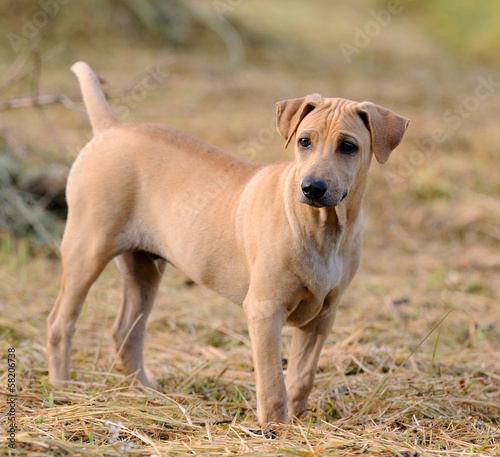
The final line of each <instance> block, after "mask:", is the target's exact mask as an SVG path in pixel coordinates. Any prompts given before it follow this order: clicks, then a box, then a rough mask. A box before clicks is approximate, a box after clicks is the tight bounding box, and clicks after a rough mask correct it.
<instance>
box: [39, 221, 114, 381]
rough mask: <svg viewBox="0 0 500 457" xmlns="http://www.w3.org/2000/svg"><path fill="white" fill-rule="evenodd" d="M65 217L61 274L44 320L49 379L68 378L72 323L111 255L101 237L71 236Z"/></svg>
mask: <svg viewBox="0 0 500 457" xmlns="http://www.w3.org/2000/svg"><path fill="white" fill-rule="evenodd" d="M74 233H78V230H76V228H75V230H72V229H71V221H68V225H67V227H66V231H65V236H64V239H63V242H62V247H61V256H62V266H63V274H62V280H61V288H60V291H59V295H58V297H57V300H56V304H55V306H54V308H53V309H52V311H51V313H50V315H49V319H48V321H47V353H48V360H49V378H50V380H51V381H52V382H62V381H69V378H70V370H69V367H70V356H71V339H72V337H73V334H74V331H75V323H76V320H77V319H78V316H79V314H80V311H81V309H82V306H83V302H84V301H85V297H86V296H87V293H88V291H89V289H90V286H91V285H92V284H93V283H94V281H95V280H96V279H97V278H98V276H99V275H100V274H101V272H102V270H103V269H104V267H105V266H106V265H107V263H108V262H109V261H110V260H111V259H112V258H113V257H114V255H113V252H112V249H110V247H109V246H107V244H106V242H105V240H102V239H99V238H95V239H94V240H92V241H88V240H87V238H85V237H79V236H75V237H73V236H72V234H74Z"/></svg>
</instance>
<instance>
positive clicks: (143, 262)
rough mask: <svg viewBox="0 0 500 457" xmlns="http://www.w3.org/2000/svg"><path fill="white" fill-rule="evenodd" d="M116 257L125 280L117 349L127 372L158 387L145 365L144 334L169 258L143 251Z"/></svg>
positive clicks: (116, 333)
mask: <svg viewBox="0 0 500 457" xmlns="http://www.w3.org/2000/svg"><path fill="white" fill-rule="evenodd" d="M116 260H117V263H118V267H119V269H120V271H121V273H122V281H123V299H122V304H121V308H120V312H119V314H118V316H117V318H116V321H115V324H114V326H113V339H114V340H115V345H116V350H117V351H119V354H120V357H121V359H122V362H123V365H124V367H125V370H126V372H127V373H128V374H134V373H135V374H136V377H137V380H138V381H139V382H140V383H141V384H143V385H145V386H152V387H156V381H155V380H154V378H153V377H152V376H151V375H150V374H149V373H147V372H146V369H145V368H144V362H143V347H144V333H145V330H146V320H147V318H148V316H149V313H150V312H151V309H152V307H153V302H154V300H155V298H156V293H157V291H158V286H159V285H160V280H161V278H162V276H163V272H164V270H165V266H166V261H165V260H163V259H154V258H153V256H152V255H151V254H149V253H147V252H143V251H138V252H126V253H124V254H121V255H120V256H119V257H117V259H116Z"/></svg>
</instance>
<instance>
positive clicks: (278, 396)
mask: <svg viewBox="0 0 500 457" xmlns="http://www.w3.org/2000/svg"><path fill="white" fill-rule="evenodd" d="M243 307H244V310H245V315H246V318H247V323H248V331H249V334H250V342H251V345H252V356H253V362H254V368H255V376H256V383H257V415H258V417H259V423H260V425H261V427H262V428H263V429H266V428H268V427H269V425H270V424H271V423H284V422H286V420H287V414H286V389H285V381H284V377H283V368H282V365H281V330H282V328H283V325H284V323H285V314H284V312H283V309H282V307H281V306H280V305H278V304H276V303H274V302H272V301H259V300H257V299H256V298H254V297H252V296H247V298H246V299H245V303H244V304H243Z"/></svg>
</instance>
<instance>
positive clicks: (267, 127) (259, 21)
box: [0, 0, 500, 441]
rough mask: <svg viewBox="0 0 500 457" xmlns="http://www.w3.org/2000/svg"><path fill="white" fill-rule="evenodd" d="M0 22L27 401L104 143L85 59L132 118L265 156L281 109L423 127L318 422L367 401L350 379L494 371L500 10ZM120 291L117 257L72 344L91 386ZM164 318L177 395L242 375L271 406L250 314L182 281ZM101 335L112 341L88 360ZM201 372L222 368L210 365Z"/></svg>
mask: <svg viewBox="0 0 500 457" xmlns="http://www.w3.org/2000/svg"><path fill="white" fill-rule="evenodd" d="M0 13H1V14H0V30H2V34H1V35H0V39H1V45H0V344H9V346H15V347H17V348H19V353H20V354H21V355H20V357H21V359H20V360H22V369H23V376H22V381H20V382H24V383H26V385H25V387H26V388H27V386H30V388H33V389H34V392H36V391H38V390H39V389H42V391H44V390H43V387H42V388H41V387H40V386H39V385H38V384H37V383H38V382H41V383H42V386H43V385H45V383H46V375H47V372H46V360H45V349H44V341H45V321H46V318H47V315H48V313H49V311H50V309H51V307H52V305H53V303H54V300H55V297H56V295H57V291H58V288H59V278H60V273H61V271H60V263H59V260H58V255H59V254H58V245H59V243H60V239H61V236H62V232H63V228H64V220H65V216H66V206H65V199H64V186H65V181H66V177H67V173H68V170H69V167H70V166H71V164H72V163H73V161H74V159H75V157H76V156H77V154H78V152H79V150H80V149H81V148H82V147H83V146H84V145H85V143H86V142H87V141H88V140H89V139H90V137H91V130H90V125H89V123H88V120H87V118H86V115H85V111H84V109H83V105H82V103H81V98H80V91H79V87H78V84H77V80H76V78H75V77H74V75H73V74H72V73H71V72H70V66H71V65H72V64H73V63H74V62H75V61H77V60H85V61H87V62H88V63H89V64H90V65H91V66H92V67H93V68H94V70H95V71H96V72H97V73H99V74H100V75H102V76H103V77H104V78H105V79H106V80H107V83H106V84H105V86H104V89H105V91H106V93H107V96H108V98H109V101H110V103H111V105H112V107H113V109H114V111H115V112H116V114H117V115H118V117H119V118H120V119H122V120H123V121H124V122H136V121H147V122H161V123H166V124H170V125H173V126H175V127H177V128H179V129H182V130H184V131H187V132H189V133H191V134H193V135H196V136H197V137H199V138H201V139H203V140H205V141H207V142H209V143H212V144H214V145H216V146H218V147H220V148H222V149H224V150H226V151H228V152H230V153H233V154H235V155H238V156H240V157H243V158H246V159H248V160H252V161H262V162H272V161H276V160H288V159H291V157H292V150H291V148H289V149H288V150H284V149H283V146H284V141H283V140H282V138H281V137H280V136H279V135H278V133H277V132H276V128H275V103H276V101H279V100H283V99H287V98H295V97H300V96H304V95H306V94H310V93H314V92H319V93H320V94H322V95H323V96H327V97H343V98H348V99H352V100H358V101H362V100H369V101H372V102H374V103H377V104H379V105H382V106H384V107H387V108H389V109H392V110H393V111H395V112H397V113H398V114H401V115H403V116H406V117H408V118H410V119H411V125H410V128H409V130H408V133H407V135H406V137H405V139H404V140H403V143H402V144H401V145H400V146H399V147H398V148H397V149H396V150H395V151H394V152H393V154H392V156H391V158H390V160H389V162H388V163H387V164H385V165H384V166H381V165H379V164H378V163H377V162H375V161H373V164H372V169H371V171H370V177H369V180H368V188H367V192H366V198H365V237H364V244H363V250H364V252H363V262H362V266H361V269H360V272H359V273H358V275H357V277H356V279H355V281H354V283H353V285H352V286H351V287H350V288H349V289H348V291H347V293H346V294H345V297H344V299H343V302H342V304H341V308H340V311H339V313H338V320H337V323H336V325H335V327H334V330H333V332H332V335H331V337H330V338H329V340H328V341H327V344H326V347H325V351H324V352H323V355H322V358H321V360H320V371H322V373H323V374H322V375H321V376H320V375H318V376H320V378H321V379H319V381H318V382H319V383H320V384H317V385H320V386H322V387H321V388H320V387H318V388H315V390H314V391H313V394H312V397H311V398H312V400H311V401H314V402H316V403H314V404H315V405H318V409H317V411H319V412H318V414H319V417H324V416H321V414H326V415H327V416H328V417H330V419H331V418H334V419H335V418H338V417H346V416H348V415H349V414H351V413H352V412H353V411H356V408H361V407H362V404H363V403H362V401H357V400H356V401H355V400H353V403H352V404H351V403H349V404H347V403H346V406H345V409H341V408H340V409H339V408H338V407H333V406H331V405H332V404H338V403H336V402H337V400H335V398H337V397H338V395H337V394H336V393H335V392H334V390H332V389H333V388H334V387H335V386H338V385H344V384H342V383H346V382H349V385H351V386H355V387H356V386H357V387H356V388H357V389H358V390H356V391H354V392H360V391H364V390H363V389H366V391H367V392H370V389H373V386H374V385H376V382H375V381H374V379H378V378H377V376H378V374H380V373H382V372H384V373H385V372H386V371H388V372H391V370H393V369H394V367H395V366H400V364H403V368H404V369H405V370H407V371H405V372H404V376H407V377H408V379H413V381H414V382H417V381H415V380H416V379H417V378H418V376H419V374H421V375H422V378H421V380H422V383H423V384H422V385H427V384H425V383H427V382H428V380H429V374H431V375H435V374H436V373H439V374H440V375H442V376H444V375H445V373H448V375H449V376H450V378H449V379H450V381H449V383H450V384H449V385H455V384H453V383H454V382H455V381H454V379H455V378H454V377H456V376H463V377H464V379H469V377H468V376H469V374H468V373H469V371H468V370H471V371H470V373H475V374H474V375H472V374H471V375H470V376H471V379H472V378H473V377H474V376H476V375H477V376H482V375H480V373H486V372H488V373H493V372H496V373H497V375H496V378H494V379H497V380H498V379H499V378H498V370H499V365H498V363H499V362H498V345H499V342H500V326H499V322H500V306H498V299H499V296H500V290H499V286H498V284H499V281H498V279H499V273H500V199H499V195H500V178H499V177H500V149H499V144H500V57H499V56H500V27H499V25H498V24H499V18H500V3H499V2H498V1H495V0H483V1H481V2H477V1H472V0H462V1H456V0H432V1H431V0H419V1H410V0H370V1H367V0H350V1H348V2H347V1H346V2H339V1H333V0H316V1H314V2H312V1H309V2H306V1H301V0H288V1H286V2H285V1H273V2H270V1H267V2H265V1H254V0H246V1H242V0H207V1H198V0H163V1H162V0H143V1H133V0H99V1H98V0H88V1H85V2H78V1H76V0H37V1H28V0H4V1H2V3H1V5H0ZM103 197H104V198H105V196H103ZM119 281H120V280H119V276H118V274H117V272H116V269H115V268H114V266H110V268H108V269H107V270H106V271H105V272H104V274H103V276H102V277H101V278H100V279H99V281H98V282H97V283H96V285H95V287H94V288H93V291H92V292H91V294H90V296H89V300H88V302H87V306H86V307H85V308H84V311H83V315H82V319H81V320H80V321H79V324H78V325H79V330H78V331H77V334H76V336H75V340H74V341H75V344H74V347H75V350H74V354H75V356H74V359H73V360H74V362H73V363H74V365H73V366H75V367H77V368H79V370H80V371H79V372H78V375H77V379H82V378H84V379H90V380H93V381H96V380H97V381H102V377H103V375H102V373H103V372H106V370H107V369H108V368H109V366H112V367H113V366H114V362H113V363H111V362H112V361H113V360H114V354H115V353H114V349H113V348H112V344H111V341H108V340H110V338H107V337H106V338H103V335H104V334H105V332H106V335H107V332H109V327H110V325H111V318H113V316H114V315H116V311H117V304H118V303H119V301H120V287H119ZM450 311H451V314H447V313H449V312H450ZM108 316H109V317H110V320H109V323H108ZM444 316H446V319H445V320H444V323H442V325H441V327H440V330H439V334H437V335H436V333H432V332H433V331H434V330H436V328H437V325H438V324H439V323H440V322H443V321H442V319H443V318H444ZM149 322H150V327H149V333H148V339H147V342H146V347H147V351H146V354H147V356H146V360H147V362H148V364H150V365H151V366H152V367H153V368H154V370H155V375H156V376H157V377H159V378H163V382H164V383H166V384H165V386H166V387H165V389H167V390H168V391H171V392H176V391H178V390H179V391H181V392H186V393H188V394H189V393H190V392H192V389H195V390H194V391H196V392H197V393H199V392H205V390H203V389H206V392H215V394H217V392H219V390H220V386H219V384H217V383H221V382H223V381H224V380H225V379H226V378H225V377H223V376H222V375H220V376H219V377H218V378H216V381H213V378H212V377H211V376H213V372H215V371H216V368H217V369H219V370H220V371H221V372H223V373H225V372H226V371H225V370H226V369H227V368H228V367H229V371H228V372H227V374H226V375H225V376H226V377H227V379H228V380H227V383H228V384H227V385H232V384H230V383H231V382H233V381H234V379H243V380H244V382H245V383H246V384H244V385H240V384H239V387H238V389H239V391H238V392H240V391H241V392H244V393H245V395H247V397H246V398H248V399H249V402H250V403H251V404H255V399H254V398H253V397H252V395H253V393H252V392H253V391H252V389H251V388H248V389H247V387H245V386H249V385H252V382H253V375H252V373H251V372H250V367H251V361H250V351H249V347H248V334H247V333H246V326H245V322H244V317H243V314H242V312H241V310H240V309H239V308H237V307H234V306H233V307H231V306H230V305H229V304H228V303H227V301H225V300H223V299H222V298H220V297H218V296H216V295H215V294H213V293H211V292H210V291H207V290H206V289H203V288H200V287H198V286H196V285H192V284H190V283H189V282H188V281H187V280H186V278H185V277H183V276H182V274H180V273H178V272H176V271H175V270H174V269H167V274H166V278H165V281H164V283H163V284H162V289H161V292H160V294H159V297H158V300H157V304H156V307H155V310H154V311H153V313H152V316H151V317H150V321H149ZM103 323H104V324H103ZM103 325H104V328H103ZM106 326H107V327H106ZM430 334H432V337H431V338H428V339H426V338H427V336H429V335H430ZM287 335H288V334H287V333H286V332H285V338H284V343H283V344H284V347H285V349H286V346H287V344H288V341H289V339H287V338H288V336H287ZM90 340H92V341H98V340H99V341H101V343H102V345H100V346H99V348H90V347H88V344H87V343H88V341H90ZM438 343H439V344H438ZM438 346H439V347H438ZM151 349H152V350H151ZM220 349H222V351H221V350H220ZM417 349H418V350H419V353H418V354H416V355H414V356H413V357H412V358H411V359H409V358H407V357H409V356H410V354H412V353H413V351H416V350H417ZM205 359H206V360H209V361H210V363H213V364H215V365H214V366H215V367H216V368H213V369H212V368H210V370H212V371H210V370H208V368H207V369H205V367H202V368H200V367H199V366H198V365H197V364H199V361H200V360H205ZM94 360H95V364H94V362H93V361H94ZM408 360H409V361H408ZM360 361H361V362H360ZM217 364H219V365H217ZM107 367H108V368H107ZM196 367H198V368H196ZM381 367H383V368H381ZM117 370H119V368H118V367H117ZM207 370H208V371H207ZM223 370H224V371H223ZM384 370H386V371H384ZM472 370H476V371H475V372H473V371H472ZM485 370H486V371H485ZM488 370H489V371H488ZM495 370H496V371H495ZM109 371H111V370H109ZM398 371H399V369H398ZM97 372H99V373H100V374H99V373H98V374H96V373H97ZM115 373H116V371H115ZM191 373H194V374H192V375H191ZM238 373H239V374H238ZM363 373H364V374H363ZM31 374H33V375H34V376H31ZM349 375H357V377H356V376H352V377H350V378H348V379H349V381H346V379H347V378H345V376H349ZM106 376H107V375H106ZM238 376H240V378H238ZM363 376H366V377H365V378H363ZM492 376H493V375H492ZM106 379H108V380H109V379H110V378H109V377H108V378H106ZM113 379H114V378H113ZM200 379H201V381H200ZM441 379H444V378H441ZM446 379H448V378H446ZM488 379H490V380H491V379H493V378H488ZM109 382H110V381H109ZM224 382H226V381H224ZM235 382H236V381H235ZM436 382H438V381H436ZM447 382H448V381H447ZM467 382H468V381H467ZM471 382H472V381H471ZM485 382H486V381H485ZM497 382H498V381H497ZM214 383H215V384H214ZM321 383H323V384H321ZM363 383H365V384H363ZM200 386H203V387H200ZM332 386H333V387H332ZM457 386H458V385H457ZM460 386H462V387H463V385H462V384H461V385H460ZM37 389H38V390H37ZM190 389H191V390H190ZM196 389H201V390H196ZM218 389H219V390H218ZM245 389H246V390H245ZM457 389H458V390H457V392H458V393H457V395H458V396H460V395H469V396H470V395H472V394H471V392H472V390H468V391H467V392H465V390H461V387H459V386H458V387H457ZM483 393H484V389H483V387H481V386H479V387H478V390H477V398H478V399H479V400H478V401H477V402H476V403H475V404H474V405H475V406H474V405H472V406H471V405H468V406H467V405H466V406H463V405H465V403H463V402H462V400H460V401H461V402H462V403H457V405H452V407H450V405H448V404H446V405H448V406H446V405H445V404H444V403H443V406H442V408H443V409H442V410H440V411H441V412H442V411H445V414H448V413H449V415H450V417H455V416H456V417H458V416H459V415H460V414H462V416H460V417H464V418H465V417H467V418H468V417H469V415H470V414H472V415H474V414H478V415H481V414H482V415H483V416H481V417H489V416H488V414H493V413H491V410H487V409H486V407H484V408H483V406H482V405H483V403H481V402H482V398H483V397H482V395H483ZM199 395H201V394H200V393H199ZM206 395H207V398H209V397H210V395H212V393H207V394H206ZM217 395H218V394H217ZM328 395H330V397H331V398H330V397H328ZM335 395H337V397H335ZM352 395H357V394H352ZM33 398H34V397H33ZM197 398H198V397H197ZM210 398H211V397H210ZM221 398H222V397H221ZM325 398H326V400H325ZM329 398H330V399H329ZM460 398H462V397H460ZM495 398H496V399H498V397H495ZM191 400H192V399H191ZM191 400H190V401H191ZM43 401H45V400H43ZM43 401H42V400H40V404H37V405H38V406H36V407H37V408H41V407H42V406H40V405H42V403H43ZM221 401H222V400H221ZM405 401H406V400H403V403H404V402H405ZM464 401H465V400H464ZM495 401H497V400H495ZM43 405H45V404H44V403H43ZM329 405H330V406H329ZM359 405H361V406H359ZM388 405H389V406H387V408H392V407H395V406H394V405H396V403H395V402H393V401H392V402H390V403H388ZM43 407H47V408H48V406H47V405H45V406H43ZM207 408H208V407H207ZM231 408H232V409H231ZM242 408H243V409H244V407H242ZM321 408H323V409H321ZM335 408H337V409H335ZM350 408H351V409H350ZM406 408H407V405H406V403H404V404H403V405H402V406H401V409H400V411H403V412H404V411H407V409H406ZM446 408H448V409H450V408H451V409H450V410H449V411H448V409H446ZM461 408H465V409H464V410H462V409H461ZM474 408H475V409H474ZM481 408H483V409H481ZM203 411H205V410H203ZM207 411H211V410H208V409H207ZM228 411H234V408H233V407H231V406H230V407H229V409H228ZM321 411H323V412H321ZM363 411H364V410H363ZM384 411H385V410H384ZM412 411H413V410H412ZM446 411H448V412H446ZM488 411H490V412H488ZM219 412H220V411H219ZM37 414H38V413H37ZM47 414H48V413H47ZM203 414H205V413H204V412H203ZM203 414H202V415H203ZM210 414H212V412H210ZM213 414H215V413H213ZM217 414H219V413H217ZM395 414H396V413H395ZM426 414H427V413H426ZM433 414H436V413H432V411H431V412H430V413H428V415H427V416H425V417H430V418H431V419H432V417H433ZM495 414H496V417H497V419H496V420H498V411H497V412H496V413H495ZM35 416H36V414H35ZM216 417H217V416H216ZM250 417H251V416H250ZM431 419H429V420H431ZM410 420H413V419H411V418H410V419H409V421H410ZM464 420H465V419H464ZM467 421H468V419H467ZM467 421H466V422H467ZM54 424H56V425H57V421H56V422H54ZM56 425H54V427H55V428H54V430H55V432H54V436H56V434H57V433H58V432H57V430H59V429H58V428H57V426H56ZM431 425H432V424H431ZM33 427H37V425H36V424H34V425H33ZM495 427H496V425H495ZM447 430H449V429H448V428H447ZM384 433H385V432H384ZM403 441H404V440H403Z"/></svg>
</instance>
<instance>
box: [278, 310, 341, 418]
mask: <svg viewBox="0 0 500 457" xmlns="http://www.w3.org/2000/svg"><path fill="white" fill-rule="evenodd" d="M334 320H335V310H334V309H330V310H329V311H328V313H327V314H326V315H322V316H319V317H317V318H316V319H313V320H312V321H311V322H309V323H308V324H307V325H305V326H304V327H298V328H295V329H294V332H293V335H292V345H291V347H290V358H289V361H288V368H287V373H286V390H287V393H288V412H289V414H290V415H291V416H295V417H299V416H300V415H302V414H303V413H304V412H305V411H306V410H307V399H308V397H309V394H310V392H311V389H312V386H313V382H314V376H315V374H316V366H317V365H318V359H319V354H320V352H321V348H322V347H323V344H324V342H325V340H326V337H327V336H328V334H329V333H330V331H331V329H332V326H333V321H334Z"/></svg>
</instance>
